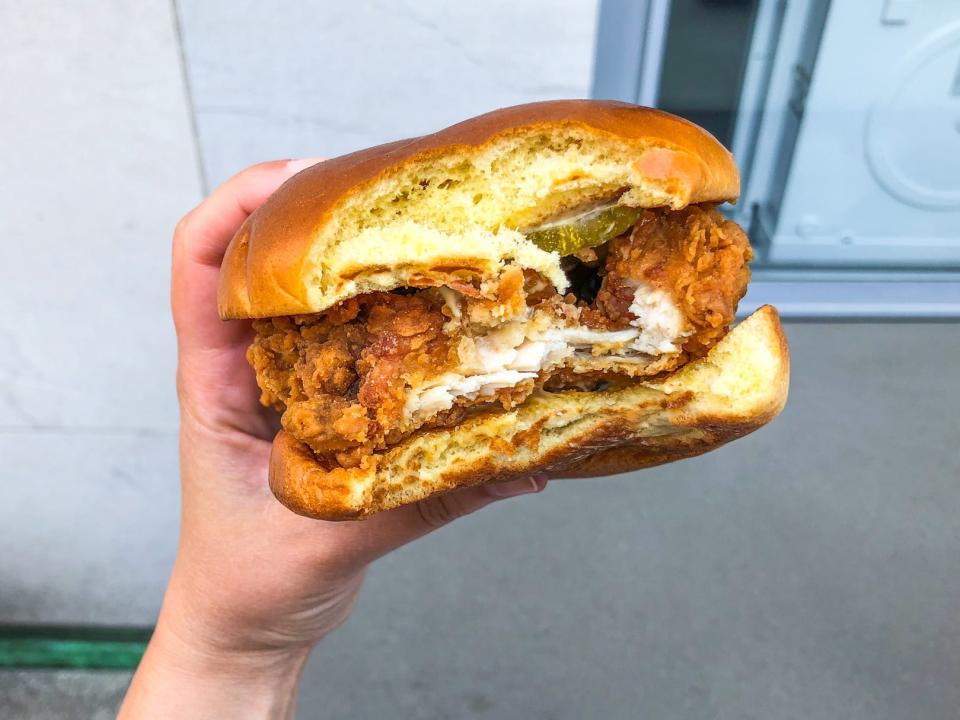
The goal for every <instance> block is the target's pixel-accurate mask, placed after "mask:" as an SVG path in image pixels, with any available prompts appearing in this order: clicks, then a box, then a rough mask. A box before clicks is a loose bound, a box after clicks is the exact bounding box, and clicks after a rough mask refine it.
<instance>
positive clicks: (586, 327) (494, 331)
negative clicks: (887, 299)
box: [248, 205, 752, 467]
mask: <svg viewBox="0 0 960 720" xmlns="http://www.w3.org/2000/svg"><path fill="white" fill-rule="evenodd" d="M581 256H582V257H583V258H584V260H585V261H586V262H583V261H581V260H577V261H576V262H575V263H571V274H572V273H578V274H579V276H580V278H581V280H583V278H584V276H586V277H587V278H589V279H588V280H587V281H586V282H585V283H584V284H585V285H587V286H588V285H589V284H590V282H591V281H593V282H597V281H599V289H598V291H597V292H596V297H595V298H590V297H589V287H584V288H583V289H582V290H581V292H580V297H578V295H577V294H576V293H568V294H567V295H565V296H563V297H561V296H560V295H559V294H557V293H556V292H555V291H553V290H552V288H550V289H549V290H545V288H547V287H548V283H546V282H545V281H544V279H543V278H542V277H541V276H539V275H538V274H536V273H530V272H528V273H526V274H525V273H523V272H522V271H520V270H518V269H514V270H513V271H512V272H507V273H505V274H504V275H503V277H502V278H501V280H500V282H499V283H497V284H496V286H494V287H486V288H481V287H475V286H473V285H470V284H468V283H454V284H453V285H454V286H453V287H443V288H439V289H436V288H427V289H421V290H412V291H409V292H392V293H385V292H379V293H370V294H366V295H361V296H357V297H353V298H350V299H349V300H347V301H345V302H343V303H341V304H339V305H336V306H335V307H334V308H332V309H331V310H330V311H328V312H326V313H319V314H312V315H299V316H293V317H280V318H271V319H267V320H258V321H255V323H254V327H255V329H256V333H257V334H256V339H255V340H254V343H253V344H252V345H251V347H250V350H249V353H248V358H249V360H250V363H251V365H253V367H254V369H255V370H256V373H257V382H258V384H259V385H260V388H261V389H262V391H263V395H262V398H261V402H262V403H263V404H264V405H268V406H273V407H274V408H276V409H277V410H278V411H281V412H282V413H283V415H282V424H283V428H284V429H285V430H286V431H287V432H289V433H291V434H292V435H294V436H295V437H297V438H299V439H300V440H302V441H303V442H304V443H306V444H307V445H308V446H309V447H310V448H311V449H312V450H313V451H314V453H316V454H317V456H318V457H319V458H321V459H323V460H325V461H326V462H328V463H336V464H339V465H341V466H344V467H351V466H354V465H357V464H358V463H359V462H361V460H362V458H363V456H364V455H368V454H370V453H372V452H376V451H378V450H383V449H384V448H386V447H388V446H389V445H392V444H396V443H397V442H399V441H400V440H402V439H403V438H404V437H406V436H407V435H409V434H410V433H411V432H414V431H416V430H418V429H420V428H425V427H450V426H453V425H456V424H457V423H459V422H461V421H462V420H463V418H464V417H465V416H466V414H467V413H468V412H469V411H470V409H471V408H474V407H476V406H484V405H489V404H491V403H497V404H499V405H500V406H502V407H503V408H511V407H514V406H516V405H517V404H519V403H522V402H523V401H524V400H525V399H526V398H527V397H528V396H529V395H530V394H531V393H532V392H533V391H534V390H535V389H536V388H538V387H543V386H544V385H546V386H547V387H549V389H550V390H554V391H556V390H561V389H564V388H566V387H578V388H591V387H597V386H600V384H601V383H609V382H616V381H617V380H618V379H620V378H631V377H645V376H651V375H655V374H657V373H662V372H666V371H670V370H673V369H675V368H677V367H679V366H680V365H682V364H683V363H685V362H687V361H688V360H690V359H691V358H695V357H700V356H702V355H704V354H705V353H706V352H707V351H708V350H709V349H710V347H712V346H713V345H714V344H715V343H716V342H717V341H718V340H719V339H720V338H721V337H723V335H724V334H725V333H726V332H727V330H728V328H729V326H730V323H731V322H732V321H733V319H734V314H735V312H736V307H737V303H738V301H739V300H740V298H741V297H743V295H744V293H745V292H746V288H747V282H748V279H749V269H748V267H747V263H748V262H749V260H750V259H751V257H752V254H751V250H750V244H749V242H748V240H747V238H746V235H745V234H744V233H743V231H742V230H741V229H740V228H739V226H737V225H736V223H733V222H731V221H729V220H726V219H725V218H724V217H723V216H722V215H721V214H720V213H719V212H718V211H717V210H716V209H715V208H713V207H712V206H709V205H705V206H699V205H695V206H691V207H689V208H686V209H684V210H681V211H677V212H667V211H654V210H651V211H646V212H644V213H643V214H642V215H641V217H640V218H639V220H638V221H637V223H636V224H635V225H634V227H633V228H632V229H631V230H630V231H628V232H627V233H625V234H624V235H622V236H620V237H617V238H615V239H613V240H611V241H609V242H608V243H605V244H604V245H603V246H601V247H599V248H591V249H590V252H589V253H581ZM601 256H602V257H603V259H602V260H601ZM591 266H593V267H591ZM594 278H595V280H594Z"/></svg>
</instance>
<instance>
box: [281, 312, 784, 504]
mask: <svg viewBox="0 0 960 720" xmlns="http://www.w3.org/2000/svg"><path fill="white" fill-rule="evenodd" d="M789 379H790V356H789V350H788V348H787V342H786V339H785V337H784V334H783V329H782V327H781V325H780V320H779V316H778V315H777V312H776V310H775V309H774V308H772V307H770V306H764V307H762V308H760V309H759V310H757V312H755V313H754V314H753V315H751V316H750V317H749V318H747V319H746V320H744V321H743V322H742V323H740V324H739V325H738V326H736V327H735V328H734V329H733V330H732V331H731V332H730V333H729V334H728V335H727V336H726V337H725V338H724V339H723V340H721V341H720V343H719V344H717V345H716V346H714V347H713V348H712V349H711V350H710V352H709V354H708V355H707V356H706V357H703V358H700V359H698V360H695V361H693V362H691V363H689V364H688V365H686V366H684V367H683V368H681V369H680V370H678V371H676V372H675V373H672V374H670V375H668V376H666V377H664V378H661V379H658V380H655V381H648V382H637V383H635V384H632V385H630V386H628V387H626V388H623V389H618V390H610V391H603V392H579V391H566V392H561V393H541V394H538V395H534V396H532V397H531V398H530V399H528V400H527V402H525V403H524V404H523V405H521V406H520V407H518V408H514V409H512V410H509V411H504V410H491V411H489V412H486V413H484V414H481V415H478V416H475V417H473V418H470V419H468V420H467V421H465V422H464V423H462V424H460V425H458V426H456V427H453V428H448V429H443V430H434V431H428V432H424V433H420V434H417V435H415V436H413V437H411V438H410V439H408V440H406V441H405V442H404V443H402V444H401V445H398V446H396V447H393V448H391V449H390V450H388V451H387V452H385V453H383V454H382V455H375V456H371V462H370V464H369V466H367V467H362V468H350V469H345V468H334V469H331V470H327V469H325V468H323V467H321V466H320V465H318V464H317V462H316V460H315V459H314V457H313V456H312V455H311V453H310V451H309V449H308V448H307V447H306V446H304V445H303V444H301V443H300V442H299V441H297V440H295V439H294V438H293V437H291V436H290V435H288V434H286V433H283V432H281V433H280V434H279V435H278V436H277V438H276V440H275V441H274V444H273V452H272V455H271V461H270V487H271V488H272V490H273V492H274V494H275V495H276V496H277V498H278V499H279V500H280V501H281V502H282V503H283V504H284V505H286V506H287V507H289V508H290V509H291V510H293V511H295V512H297V513H300V514H302V515H307V516H310V517H315V518H322V519H326V520H348V519H360V518H365V517H368V516H369V515H372V514H374V513H377V512H380V511H383V510H388V509H390V508H394V507H397V506H399V505H404V504H407V503H411V502H416V501H418V500H422V499H424V498H426V497H429V496H431V495H434V494H437V493H442V492H446V491H449V490H453V489H455V488H458V487H465V486H469V485H476V484H479V483H483V482H492V481H500V480H508V479H512V478H518V477H528V476H530V475H532V474H535V473H547V474H549V475H550V476H552V477H589V476H596V475H609V474H613V473H621V472H628V471H631V470H636V469H639V468H644V467H650V466H653V465H660V464H663V463H667V462H673V461H674V460H680V459H683V458H687V457H691V456H694V455H699V454H701V453H704V452H707V451H709V450H712V449H714V448H717V447H719V446H721V445H723V444H725V443H727V442H729V441H731V440H734V439H736V438H739V437H742V436H743V435H746V434H747V433H750V432H752V431H754V430H756V429H757V428H759V427H761V426H762V425H764V424H766V423H767V422H769V421H770V420H772V419H773V418H774V417H776V416H777V415H778V414H779V412H780V411H781V409H782V408H783V406H784V404H785V403H786V400H787V392H788V387H789Z"/></svg>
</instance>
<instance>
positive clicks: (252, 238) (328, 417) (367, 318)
mask: <svg viewBox="0 0 960 720" xmlns="http://www.w3.org/2000/svg"><path fill="white" fill-rule="evenodd" d="M738 193H739V176H738V173H737V169H736V166H735V164H734V162H733V158H732V156H731V155H730V154H729V153H728V152H727V151H726V150H725V149H724V148H723V146H722V145H720V143H719V142H717V141H716V140H715V139H714V138H713V137H712V136H711V135H710V134H709V133H707V132H706V131H704V130H702V129H701V128H699V127H697V126H696V125H693V124H691V123H689V122H687V121H685V120H682V119H680V118H677V117H674V116H672V115H669V114H666V113H663V112H659V111H656V110H651V109H648V108H641V107H636V106H632V105H627V104H623V103H614V102H600V101H557V102H546V103H536V104H531V105H524V106H518V107H513V108H508V109H504V110H498V111H496V112H492V113H489V114H487V115H483V116H480V117H477V118H474V119H472V120H468V121H466V122H463V123H460V124H458V125H454V126H452V127H450V128H447V129H446V130H442V131H440V132H438V133H435V134H433V135H427V136H424V137H420V138H415V139H412V140H404V141H400V142H395V143H391V144H389V145H382V146H380V147H375V148H371V149H369V150H364V151H362V152H357V153H353V154H350V155H346V156H343V157H339V158H336V159H333V160H329V161H326V162H323V163H320V164H318V165H315V166H313V167H311V168H308V169H307V170H304V171H303V172H301V173H299V174H297V175H296V176H294V177H293V178H291V179H290V180H289V181H287V182H286V183H285V184H284V185H283V186H282V187H280V188H279V189H278V190H277V191H276V193H274V194H273V195H272V196H271V197H270V198H269V199H268V200H267V202H266V203H265V204H264V205H263V206H261V207H260V208H259V209H257V210H256V211H255V212H254V213H253V214H252V215H251V216H250V217H249V219H248V220H247V222H246V223H245V224H244V225H243V227H242V228H241V229H240V230H239V232H238V233H237V235H236V236H235V237H234V239H233V241H232V242H231V244H230V247H229V248H228V250H227V254H226V256H225V258H224V261H223V266H222V269H221V276H220V278H221V279H220V295H219V306H220V314H221V317H223V318H224V319H236V318H254V328H255V331H256V337H255V340H254V342H253V344H252V346H251V347H250V350H249V353H248V357H249V360H250V363H251V365H252V366H253V368H254V370H255V371H256V376H257V382H258V383H259V386H260V388H261V390H262V402H263V403H264V404H265V405H268V406H273V407H275V408H276V409H277V410H278V411H280V412H281V413H282V417H281V424H282V428H283V430H282V432H280V433H279V434H278V435H277V437H276V439H275V441H274V445H273V453H272V458H271V477H270V483H271V487H272V489H273V491H274V493H275V494H276V495H277V497H278V498H279V499H280V500H281V501H282V502H283V503H284V504H286V505H287V506H288V507H290V508H291V509H293V510H295V511H296V512H299V513H302V514H305V515H310V516H313V517H320V518H327V519H349V518H363V517H366V516H368V515H370V514H372V513H375V512H378V511H380V510H385V509H388V508H392V507H396V506H398V505H402V504H405V503H409V502H414V501H417V500H420V499H422V498H425V497H427V496H429V495H432V494H435V493H440V492H444V491H447V490H450V489H453V488H456V487H461V486H465V485H470V484H475V483H479V482H486V481H493V480H504V479H510V478H514V477H521V476H528V475H531V474H534V473H540V472H547V473H549V474H551V475H553V476H569V477H583V476H587V475H603V474H610V473H614V472H623V471H627V470H633V469H636V468H640V467H646V466H650V465H656V464H660V463H664V462H669V461H671V460H676V459H679V458H683V457H689V456H692V455H696V454H699V453H702V452H705V451H707V450H710V449H712V448H715V447H717V446H719V445H721V444H723V443H725V442H727V441H729V440H731V439H734V438H736V437H740V436H742V435H744V434H746V433H748V432H750V431H752V430H754V429H756V428H758V427H759V426H761V425H763V424H764V423H766V422H767V421H769V420H770V419H772V418H773V417H774V416H775V415H776V414H777V413H778V412H779V411H780V409H781V408H782V407H783V404H784V402H785V400H786V393H787V384H788V374H789V359H788V353H787V348H786V344H785V341H784V338H783V334H782V331H781V328H780V324H779V320H778V317H777V314H776V311H775V310H774V309H773V308H770V307H764V308H761V309H760V310H759V311H757V312H756V313H754V315H753V316H751V317H750V318H748V319H747V320H745V321H743V322H742V323H741V324H740V325H738V326H736V327H735V328H734V329H733V330H731V325H732V323H733V321H734V317H735V314H736V309H737V303H738V301H739V300H740V299H741V297H742V296H743V295H744V293H745V292H746V288H747V282H748V280H749V275H750V272H749V269H748V263H749V261H750V259H751V257H752V253H751V249H750V244H749V241H748V240H747V237H746V235H745V234H744V232H743V230H741V229H740V227H739V226H737V225H736V223H734V222H732V221H730V220H728V219H726V218H725V217H724V216H723V215H722V214H721V213H720V212H719V211H718V210H717V207H716V206H717V204H718V203H721V202H723V201H728V200H735V199H736V198H737V195H738Z"/></svg>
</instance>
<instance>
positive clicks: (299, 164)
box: [287, 157, 323, 173]
mask: <svg viewBox="0 0 960 720" xmlns="http://www.w3.org/2000/svg"><path fill="white" fill-rule="evenodd" d="M320 162H323V158H319V157H315V158H300V159H298V160H287V170H289V171H290V172H294V173H298V172H300V171H301V170H306V169H307V168H308V167H312V166H314V165H316V164H317V163H320Z"/></svg>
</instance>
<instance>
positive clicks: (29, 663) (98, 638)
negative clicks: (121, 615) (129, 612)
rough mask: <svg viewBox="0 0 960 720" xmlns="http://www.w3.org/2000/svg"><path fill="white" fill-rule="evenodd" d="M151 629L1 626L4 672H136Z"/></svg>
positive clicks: (1, 662)
mask: <svg viewBox="0 0 960 720" xmlns="http://www.w3.org/2000/svg"><path fill="white" fill-rule="evenodd" d="M152 632H153V630H152V629H151V628H131V627H91V626H66V625H0V668H72V669H82V670H132V669H134V668H136V667H137V664H138V663H139V662H140V658H141V657H143V653H144V650H146V647H147V642H148V641H149V640H150V635H151V633H152Z"/></svg>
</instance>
